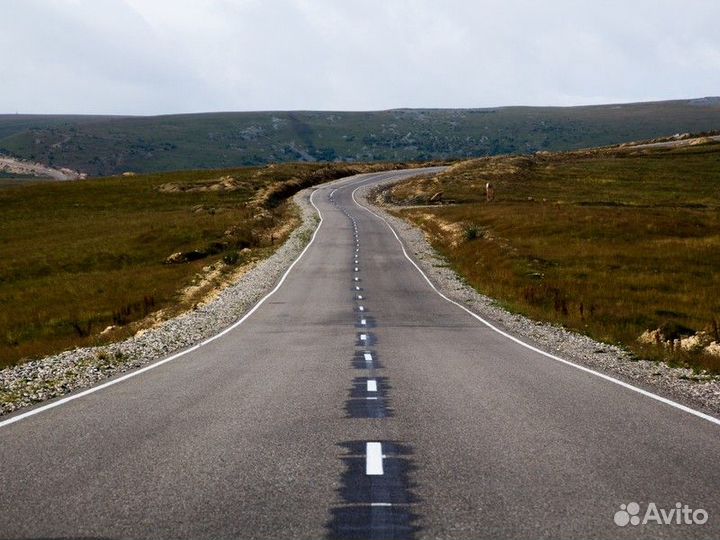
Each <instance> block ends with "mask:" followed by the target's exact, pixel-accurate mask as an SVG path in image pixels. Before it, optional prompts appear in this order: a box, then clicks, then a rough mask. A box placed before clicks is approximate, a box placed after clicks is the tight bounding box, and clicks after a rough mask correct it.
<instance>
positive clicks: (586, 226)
mask: <svg viewBox="0 0 720 540" xmlns="http://www.w3.org/2000/svg"><path fill="white" fill-rule="evenodd" d="M488 181H489V182H492V183H493V184H494V186H495V188H496V200H495V201H494V202H490V203H489V202H486V201H485V191H484V186H485V183H486V182H488ZM439 192H441V193H442V195H440V196H437V197H439V198H441V199H442V200H443V201H444V202H445V204H439V205H428V202H429V200H430V198H431V197H432V196H433V195H435V194H437V193H439ZM385 197H387V198H388V200H391V201H393V202H395V203H399V204H405V205H415V207H413V206H410V207H408V208H403V209H400V210H397V213H398V214H399V215H400V216H402V217H404V218H406V219H408V220H410V221H412V222H414V223H415V224H417V225H419V226H420V227H422V228H423V229H424V230H425V231H426V232H427V233H428V235H429V238H430V240H431V242H432V244H433V245H434V246H435V247H436V248H437V249H438V250H439V251H440V252H441V253H442V254H444V255H445V256H446V257H447V258H448V260H449V261H450V263H451V265H452V266H453V267H454V268H455V269H456V270H457V271H458V272H459V273H460V274H461V275H462V276H464V277H465V278H466V279H467V281H468V282H469V283H470V284H471V285H473V286H474V287H475V288H476V289H477V290H479V291H481V292H482V293H485V294H487V295H488V296H491V297H493V298H496V299H498V300H499V301H500V303H501V304H503V305H504V306H505V307H507V308H509V309H510V310H513V311H516V312H520V313H523V314H526V315H528V316H530V317H532V318H535V319H541V320H546V321H551V322H553V323H559V324H562V325H564V326H566V327H568V328H572V329H575V330H578V331H580V332H583V333H586V334H588V335H590V336H592V337H594V338H596V339H599V340H602V341H605V342H608V343H620V344H622V345H624V346H626V347H627V348H629V349H630V350H631V351H633V352H634V353H635V354H636V355H637V356H639V357H642V358H649V359H657V360H661V359H662V360H666V361H669V362H670V363H674V364H678V365H687V366H691V367H693V368H696V369H706V370H708V371H711V372H715V373H718V372H720V358H718V357H717V356H711V355H709V354H707V352H706V351H703V350H701V349H697V350H685V349H680V348H679V347H677V346H674V347H671V346H670V344H666V343H664V342H665V341H666V340H670V339H680V338H683V337H686V336H688V335H691V334H693V333H695V332H698V331H705V332H707V334H708V339H714V340H715V341H720V336H718V323H719V322H720V271H719V269H720V144H718V143H707V144H702V145H696V146H689V147H686V148H675V149H641V148H635V149H633V148H616V149H606V150H598V151H586V152H575V153H567V154H549V155H532V156H528V157H507V158H486V159H480V160H474V161H469V162H464V163H462V164H458V165H456V166H454V167H453V168H451V169H450V171H449V172H447V173H445V174H442V175H440V176H438V177H436V178H434V179H426V180H421V181H410V182H406V183H404V184H401V185H398V186H396V187H395V188H393V189H391V190H389V191H388V192H386V193H385ZM420 205H425V206H420ZM655 329H662V334H663V336H664V338H663V339H662V341H661V340H659V339H658V340H656V341H658V342H657V343H649V344H643V343H640V342H639V341H638V337H639V336H640V335H641V334H642V333H643V332H645V331H647V330H655Z"/></svg>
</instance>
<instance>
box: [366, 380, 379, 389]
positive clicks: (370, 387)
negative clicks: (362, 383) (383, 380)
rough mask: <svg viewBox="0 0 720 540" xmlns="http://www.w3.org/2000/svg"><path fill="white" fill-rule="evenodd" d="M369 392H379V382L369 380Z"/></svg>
mask: <svg viewBox="0 0 720 540" xmlns="http://www.w3.org/2000/svg"><path fill="white" fill-rule="evenodd" d="M367 391H368V392H377V381H376V380H375V379H369V380H368V382H367Z"/></svg>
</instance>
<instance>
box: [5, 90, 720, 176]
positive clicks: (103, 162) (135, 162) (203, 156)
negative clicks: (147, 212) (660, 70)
mask: <svg viewBox="0 0 720 540" xmlns="http://www.w3.org/2000/svg"><path fill="white" fill-rule="evenodd" d="M714 129H720V100H718V99H704V100H702V99H701V100H689V101H688V100H685V101H667V102H657V103H639V104H626V105H606V106H593V107H570V108H561V107H555V108H548V107H544V108H543V107H504V108H494V109H448V110H438V109H433V110H420V109H415V110H410V109H398V110H390V111H379V112H303V111H300V112H248V113H209V114H192V115H173V116H157V117H63V116H51V117H46V116H36V117H17V116H13V115H5V116H0V153H5V154H9V155H12V156H15V157H20V158H23V159H29V160H35V161H39V162H42V163H46V164H50V165H55V166H63V167H69V168H72V169H77V170H81V171H83V172H87V173H89V174H91V175H110V174H119V173H121V172H123V171H136V172H150V171H166V170H178V169H204V168H219V167H237V166H243V165H259V164H266V163H272V162H288V161H357V162H361V161H409V160H419V161H425V160H431V159H447V158H468V157H478V156H488V155H497V154H506V153H527V152H533V151H537V150H553V151H557V150H570V149H577V148H584V147H592V146H601V145H607V144H614V143H618V142H623V141H631V140H638V139H647V138H652V137H657V136H662V135H670V134H673V133H678V132H689V131H692V132H699V131H708V130H714Z"/></svg>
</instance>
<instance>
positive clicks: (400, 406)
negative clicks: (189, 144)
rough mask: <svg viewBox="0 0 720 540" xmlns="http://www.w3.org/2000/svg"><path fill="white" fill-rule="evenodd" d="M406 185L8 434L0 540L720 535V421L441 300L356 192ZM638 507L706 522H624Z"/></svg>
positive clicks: (329, 201)
mask: <svg viewBox="0 0 720 540" xmlns="http://www.w3.org/2000/svg"><path fill="white" fill-rule="evenodd" d="M398 174H406V173H382V174H374V175H365V176H361V177H358V178H352V179H349V180H347V179H346V180H343V181H341V182H338V183H335V184H333V185H329V186H325V187H322V188H320V189H318V190H317V191H316V192H315V193H314V196H313V201H314V202H315V204H316V205H317V206H318V208H319V209H320V211H321V213H322V216H323V222H322V225H321V227H320V229H319V231H318V233H317V234H316V237H315V239H314V241H313V243H312V244H311V245H310V247H309V248H308V249H307V251H306V252H305V254H304V255H303V256H302V258H301V259H300V260H299V262H298V263H297V264H296V265H295V267H294V268H293V269H292V271H291V272H290V273H289V275H288V276H287V279H286V281H285V282H284V283H283V285H282V286H281V287H280V288H279V289H278V290H277V292H276V293H275V294H273V295H272V296H270V297H269V298H268V299H267V300H266V301H265V303H264V304H263V305H262V306H261V307H260V308H259V309H257V311H256V312H255V313H254V314H253V315H252V316H251V317H249V318H248V319H247V320H246V321H245V322H244V323H243V324H241V325H240V326H238V327H237V328H235V329H234V330H232V331H231V332H229V333H227V334H226V335H224V336H222V337H221V338H219V339H217V340H215V341H212V342H210V343H208V344H207V345H205V346H203V347H201V348H200V349H197V350H195V351H192V352H190V353H188V354H186V355H184V356H181V357H179V358H176V359H174V360H172V361H171V362H167V363H165V364H163V365H160V366H158V367H156V368H154V369H151V370H149V371H146V372H144V373H142V374H140V375H138V376H137V377H133V378H130V379H128V380H124V381H122V382H119V383H118V384H115V385H112V386H109V387H106V388H103V389H101V390H99V391H97V392H94V393H91V394H89V395H85V396H83V397H81V398H79V399H75V400H73V401H69V402H66V403H63V404H61V405H59V406H57V407H55V408H52V409H49V410H44V411H42V412H40V413H38V414H36V415H33V416H29V417H26V418H23V419H21V420H19V421H17V422H15V423H12V424H10V425H3V426H0V452H1V454H0V455H1V458H0V538H24V539H30V538H33V539H35V538H133V539H135V538H158V539H163V538H183V539H185V538H187V539H204V538H208V539H209V538H212V539H222V538H323V537H331V538H334V537H340V538H355V537H357V538H468V539H471V538H539V537H547V538H636V537H643V538H658V537H667V538H685V537H688V538H690V537H698V538H718V537H720V489H719V488H720V466H718V450H719V449H720V446H719V444H718V443H719V442H720V426H719V425H717V424H715V423H713V422H711V421H708V420H707V419H703V418H700V417H697V416H694V415H692V414H689V413H688V412H685V411H682V410H679V409H677V408H674V407H672V406H670V405H668V404H666V403H662V402H659V401H657V400H654V399H650V398H648V397H647V396H644V395H641V394H639V393H637V392H634V391H632V390H630V389H628V388H624V387H622V386H619V385H617V384H614V383H612V382H611V381H607V380H604V379H602V378H600V377H597V376H595V375H593V374H592V373H587V372H584V371H582V370H579V369H576V368H574V367H572V366H569V365H566V364H562V363H560V362H557V361H555V360H552V359H550V358H548V357H546V356H544V355H542V354H539V353H537V352H535V351H532V350H530V349H528V348H526V347H523V346H521V345H519V344H517V343H515V342H513V341H511V340H509V339H508V338H507V337H505V336H502V335H500V334H498V333H497V332H494V331H493V330H492V329H490V328H488V327H487V326H486V325H484V324H482V323H481V322H479V321H478V320H476V319H475V318H473V317H471V316H470V315H469V314H468V313H466V312H465V311H463V310H462V309H460V308H458V307H457V306H455V305H453V304H451V303H449V302H447V301H446V300H444V299H443V298H441V297H440V296H439V295H438V294H437V293H436V292H435V291H433V289H432V288H431V287H430V286H429V285H428V283H427V282H426V281H425V279H424V278H423V276H422V275H420V273H419V272H418V271H417V269H416V268H415V267H414V266H413V265H412V264H411V263H410V261H409V260H408V259H407V258H406V257H405V256H404V255H403V252H402V250H401V247H400V244H399V243H398V241H397V239H396V238H395V237H394V236H393V234H392V233H391V231H390V229H389V228H388V226H387V225H386V223H384V222H383V221H381V220H380V219H379V218H378V217H376V216H375V215H373V214H371V213H370V212H368V211H366V210H363V209H362V208H360V207H359V206H358V205H357V204H356V203H355V201H354V200H353V198H352V192H353V190H354V189H355V188H356V187H357V186H358V185H359V184H366V183H373V182H377V181H379V180H382V179H386V178H387V175H398ZM331 194H332V195H331ZM355 227H356V229H357V232H355ZM356 236H357V238H356ZM356 260H357V262H356ZM356 269H357V270H356ZM360 297H362V298H360ZM630 502H637V503H639V504H640V514H639V517H640V518H642V517H643V516H644V513H645V511H646V508H647V506H648V504H649V503H655V504H656V505H657V508H658V511H659V510H660V509H663V510H664V511H666V512H668V511H670V510H673V509H674V508H675V504H676V503H677V502H680V503H681V505H685V504H687V505H688V507H689V508H690V509H692V510H698V509H700V510H704V511H705V512H706V514H705V516H706V517H707V522H706V523H705V524H704V525H700V524H691V525H687V524H684V525H677V524H671V525H665V524H658V523H656V522H653V521H651V522H649V523H646V524H644V525H643V524H638V525H633V524H628V525H626V526H619V525H616V524H615V522H614V516H615V514H616V512H619V511H620V510H621V506H620V505H621V504H628V503H630ZM630 509H631V510H635V508H634V507H633V506H630ZM623 516H625V517H627V518H629V517H630V516H629V515H624V514H619V515H618V519H620V518H622V517H623ZM695 516H696V518H697V519H698V520H700V521H702V518H703V514H702V513H696V514H695ZM671 519H673V520H674V519H675V518H674V516H672V517H671Z"/></svg>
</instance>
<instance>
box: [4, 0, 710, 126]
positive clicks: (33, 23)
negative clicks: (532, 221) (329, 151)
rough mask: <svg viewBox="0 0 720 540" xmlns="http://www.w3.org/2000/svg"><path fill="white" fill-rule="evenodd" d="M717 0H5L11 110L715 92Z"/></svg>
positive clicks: (412, 103)
mask: <svg viewBox="0 0 720 540" xmlns="http://www.w3.org/2000/svg"><path fill="white" fill-rule="evenodd" d="M719 21H720V2H719V1H718V0H683V1H678V0H673V1H670V0H622V1H615V0H545V1H540V0H0V47H2V49H1V50H2V51H3V52H2V54H0V73H2V76H1V77H0V81H2V82H1V83H0V113H14V112H21V113H114V114H162V113H175V112H199V111H220V110H287V109H324V110H372V109H387V108H393V107H488V106H499V105H519V104H522V105H576V104H593V103H609V102H628V101H643V100H654V99H672V98H686V97H701V96H707V95H720V31H718V24H719Z"/></svg>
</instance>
